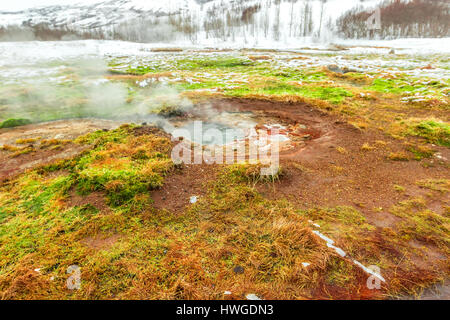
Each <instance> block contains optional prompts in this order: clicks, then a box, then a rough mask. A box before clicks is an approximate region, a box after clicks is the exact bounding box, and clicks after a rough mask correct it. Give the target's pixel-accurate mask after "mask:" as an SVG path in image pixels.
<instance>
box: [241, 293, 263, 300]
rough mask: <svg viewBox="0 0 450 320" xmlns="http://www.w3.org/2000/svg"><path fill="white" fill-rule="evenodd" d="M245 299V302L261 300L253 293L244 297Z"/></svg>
mask: <svg viewBox="0 0 450 320" xmlns="http://www.w3.org/2000/svg"><path fill="white" fill-rule="evenodd" d="M245 297H246V298H247V300H261V298H260V297H258V296H257V295H256V294H254V293H250V294H248V295H246V296H245Z"/></svg>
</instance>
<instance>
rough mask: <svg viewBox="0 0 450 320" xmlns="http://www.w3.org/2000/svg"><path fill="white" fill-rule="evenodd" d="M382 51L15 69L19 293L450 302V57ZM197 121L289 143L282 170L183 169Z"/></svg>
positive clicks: (14, 237)
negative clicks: (182, 138) (181, 144)
mask: <svg viewBox="0 0 450 320" xmlns="http://www.w3.org/2000/svg"><path fill="white" fill-rule="evenodd" d="M346 49H348V50H346ZM372 49H373V53H371V54H369V55H368V54H362V53H359V51H357V50H359V49H357V50H354V48H341V49H339V50H338V49H336V50H337V51H320V50H306V49H305V50H302V51H301V52H298V51H289V52H282V51H275V50H241V51H215V50H212V49H198V48H197V49H189V50H187V49H185V50H183V49H180V50H175V51H174V49H173V48H170V49H164V48H159V49H158V50H157V51H153V52H149V51H139V54H136V55H131V54H130V55H110V56H106V57H104V58H103V59H104V60H105V61H106V62H107V67H106V66H105V65H106V64H104V65H103V66H105V67H104V68H103V67H101V68H99V67H98V64H93V63H87V62H86V61H83V63H80V62H79V61H74V60H71V59H73V57H72V58H71V59H60V60H59V62H58V63H62V65H63V67H61V68H60V65H59V64H58V63H56V62H55V60H51V61H47V62H46V63H48V64H41V63H40V62H39V63H38V64H39V66H40V67H41V69H38V71H39V70H40V71H39V72H42V70H43V69H44V70H45V71H48V70H51V72H49V73H48V74H47V75H45V73H38V75H36V74H32V73H30V74H28V77H23V78H21V77H18V76H17V74H18V73H9V68H12V66H9V65H8V64H5V65H3V66H2V68H1V69H0V79H1V80H2V81H3V83H4V86H3V87H2V88H0V90H1V93H2V95H1V97H2V99H1V100H0V119H1V122H0V125H1V126H2V127H3V128H2V129H0V141H1V143H0V144H1V145H2V148H1V150H0V160H1V162H2V164H4V166H2V170H1V171H0V175H1V177H2V182H1V187H0V256H1V257H2V259H1V260H0V294H1V297H2V298H4V299H30V298H32V299H36V298H40V299H49V298H56V299H74V298H81V299H246V298H247V297H248V296H249V295H252V294H253V295H256V296H257V297H259V298H262V299H387V298H397V297H400V298H411V297H416V296H420V294H421V292H422V290H423V289H424V288H430V286H432V285H436V284H437V288H438V289H439V290H440V293H439V294H440V297H441V298H448V297H447V296H445V292H448V290H447V291H446V289H447V288H448V287H447V286H446V285H445V284H444V285H441V283H443V282H445V281H446V280H448V276H449V271H450V269H449V254H450V252H449V239H450V238H449V207H450V204H449V188H450V186H449V183H450V176H449V170H448V169H449V159H450V151H449V149H448V148H449V139H450V129H449V120H450V119H449V113H448V106H449V98H448V57H447V56H446V54H440V53H432V54H427V55H425V54H424V55H418V54H411V53H400V54H399V53H397V54H395V53H391V54H390V55H389V54H387V52H388V51H389V50H390V48H381V49H380V48H372ZM16 58H17V57H16ZM96 61H98V60H96ZM27 63H30V62H29V60H28V61H27ZM19 67H20V68H22V69H26V68H30V64H28V65H26V64H24V65H22V66H19ZM26 70H28V69H26ZM13 74H16V77H14V75H13ZM49 83H50V85H49ZM44 88H45V89H47V91H45V90H43V89H44ZM104 93H106V94H104ZM61 115H64V118H66V120H59V121H57V122H45V123H42V122H43V121H51V120H58V117H61ZM86 117H92V118H91V119H79V118H86ZM70 118H78V119H77V120H71V119H70ZM98 119H110V120H109V121H106V120H98ZM112 120H114V121H112ZM195 120H201V121H205V122H206V121H208V122H209V123H214V124H216V125H217V127H218V128H221V126H222V125H224V124H227V125H228V126H229V127H234V126H243V127H245V128H247V127H249V126H250V127H254V128H255V130H262V129H263V128H273V127H274V126H277V127H279V128H281V131H280V135H282V136H283V137H284V139H283V143H282V144H280V148H281V149H280V170H279V171H277V172H274V173H273V174H272V176H269V177H264V176H261V175H260V169H261V166H262V165H261V164H260V163H256V164H249V163H247V162H241V163H236V164H230V165H225V164H211V163H209V164H208V163H206V162H203V163H202V164H192V165H179V164H176V163H174V162H173V161H172V158H171V150H172V149H173V147H174V145H175V142H174V141H172V139H171V135H170V133H171V132H173V131H172V130H173V128H174V127H175V128H180V127H181V128H183V127H186V126H187V125H188V124H189V123H191V122H193V121H195ZM115 121H117V122H115ZM220 121H222V122H220ZM30 122H31V123H30ZM219 122H220V123H219ZM25 123H28V124H27V125H26V126H17V127H14V125H23V124H25ZM124 123H125V124H124ZM127 123H135V124H127ZM6 127H9V128H6ZM70 266H77V267H79V268H80V271H81V274H80V275H81V287H80V288H79V289H78V290H71V289H70V288H68V287H67V281H68V280H69V281H70V279H71V276H72V275H73V274H72V273H68V270H69V271H70V270H73V268H72V269H68V268H69V267H70ZM369 267H371V269H369ZM374 267H375V269H376V268H378V271H376V272H375V271H373V270H375V269H373V268H374ZM368 280H369V282H370V283H376V282H378V283H379V284H380V286H379V288H376V287H373V286H370V285H368ZM440 286H441V287H440ZM433 290H435V288H434V289H433ZM439 294H438V296H439ZM250 297H252V296H250ZM425 297H426V296H425Z"/></svg>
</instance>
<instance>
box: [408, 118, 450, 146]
mask: <svg viewBox="0 0 450 320" xmlns="http://www.w3.org/2000/svg"><path fill="white" fill-rule="evenodd" d="M402 124H405V125H406V126H407V129H406V130H405V132H404V133H405V134H407V135H411V136H418V137H422V138H425V139H426V140H427V141H428V142H430V143H435V144H439V145H442V146H446V147H450V125H449V124H448V123H446V122H443V121H440V120H437V119H428V120H419V119H409V120H406V121H403V122H402Z"/></svg>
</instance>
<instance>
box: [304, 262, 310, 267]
mask: <svg viewBox="0 0 450 320" xmlns="http://www.w3.org/2000/svg"><path fill="white" fill-rule="evenodd" d="M310 265H311V263H309V262H302V266H303V267H304V268H307V267H308V266H310Z"/></svg>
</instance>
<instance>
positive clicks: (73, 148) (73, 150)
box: [0, 119, 119, 182]
mask: <svg viewBox="0 0 450 320" xmlns="http://www.w3.org/2000/svg"><path fill="white" fill-rule="evenodd" d="M118 125H119V123H118V122H113V121H106V120H89V119H85V120H61V121H54V122H48V123H40V124H31V125H27V126H22V127H18V128H10V129H0V146H2V145H11V146H16V147H21V148H23V147H27V146H29V147H31V148H32V151H31V152H30V153H26V154H22V155H19V156H16V157H15V156H12V155H13V152H10V151H1V150H0V163H1V164H2V165H1V166H0V182H2V181H4V180H6V179H11V178H13V177H14V176H16V175H17V174H20V173H21V172H23V171H25V170H27V169H30V168H33V167H36V166H39V165H45V164H49V163H51V162H54V161H56V160H62V159H68V158H72V157H74V156H76V155H77V154H79V153H81V152H82V151H84V150H86V147H85V146H80V145H76V144H72V143H70V144H63V145H61V146H60V147H59V148H56V149H52V148H40V146H39V140H41V139H58V140H71V139H74V138H76V137H78V136H80V135H83V134H86V133H88V132H92V131H95V130H100V129H112V128H115V127H117V126H118ZM36 138H39V139H38V140H37V141H35V142H33V143H30V144H27V145H17V144H16V141H17V140H18V139H36Z"/></svg>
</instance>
